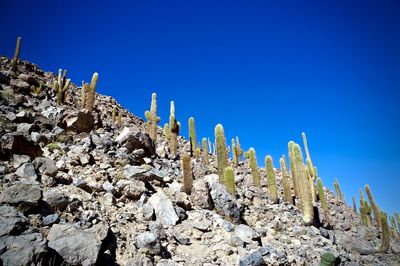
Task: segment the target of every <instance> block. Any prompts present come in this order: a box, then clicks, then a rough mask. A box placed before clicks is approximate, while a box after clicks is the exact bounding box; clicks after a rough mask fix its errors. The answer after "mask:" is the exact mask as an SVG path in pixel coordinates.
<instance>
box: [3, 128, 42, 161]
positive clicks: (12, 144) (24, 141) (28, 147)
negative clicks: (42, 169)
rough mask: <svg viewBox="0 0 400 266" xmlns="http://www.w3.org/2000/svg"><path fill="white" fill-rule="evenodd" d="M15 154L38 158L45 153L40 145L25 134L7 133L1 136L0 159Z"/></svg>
mask: <svg viewBox="0 0 400 266" xmlns="http://www.w3.org/2000/svg"><path fill="white" fill-rule="evenodd" d="M13 154H25V155H28V156H30V157H31V158H36V157H38V156H41V155H42V154H43V151H42V149H41V148H40V146H39V145H38V144H36V143H34V142H33V141H31V140H29V139H28V138H27V137H26V136H24V135H17V134H6V135H4V136H3V137H2V138H1V148H0V159H1V158H3V159H9V158H10V157H11V155H13Z"/></svg>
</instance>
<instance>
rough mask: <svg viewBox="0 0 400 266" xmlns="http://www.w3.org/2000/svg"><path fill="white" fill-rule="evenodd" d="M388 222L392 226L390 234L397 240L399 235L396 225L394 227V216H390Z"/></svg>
mask: <svg viewBox="0 0 400 266" xmlns="http://www.w3.org/2000/svg"><path fill="white" fill-rule="evenodd" d="M389 220H390V224H391V226H392V232H393V236H394V238H395V239H399V233H398V231H397V225H396V220H395V218H394V216H390V217H389Z"/></svg>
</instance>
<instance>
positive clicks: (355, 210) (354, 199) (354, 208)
mask: <svg viewBox="0 0 400 266" xmlns="http://www.w3.org/2000/svg"><path fill="white" fill-rule="evenodd" d="M351 198H352V199H353V210H354V212H355V213H357V204H356V198H355V197H354V196H351Z"/></svg>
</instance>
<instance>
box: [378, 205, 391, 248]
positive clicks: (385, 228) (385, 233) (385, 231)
mask: <svg viewBox="0 0 400 266" xmlns="http://www.w3.org/2000/svg"><path fill="white" fill-rule="evenodd" d="M379 216H380V219H381V222H380V226H381V229H382V242H381V246H380V248H379V251H380V252H383V253H386V252H388V251H389V247H390V240H389V225H388V222H387V216H386V213H385V212H383V211H381V212H380V214H379Z"/></svg>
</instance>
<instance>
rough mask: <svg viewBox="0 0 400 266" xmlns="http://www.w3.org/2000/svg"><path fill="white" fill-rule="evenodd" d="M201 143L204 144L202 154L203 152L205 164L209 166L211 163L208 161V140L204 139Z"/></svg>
mask: <svg viewBox="0 0 400 266" xmlns="http://www.w3.org/2000/svg"><path fill="white" fill-rule="evenodd" d="M201 142H202V149H201V152H202V159H203V163H204V164H206V165H208V164H209V161H208V149H207V139H206V138H203V139H202V140H201Z"/></svg>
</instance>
